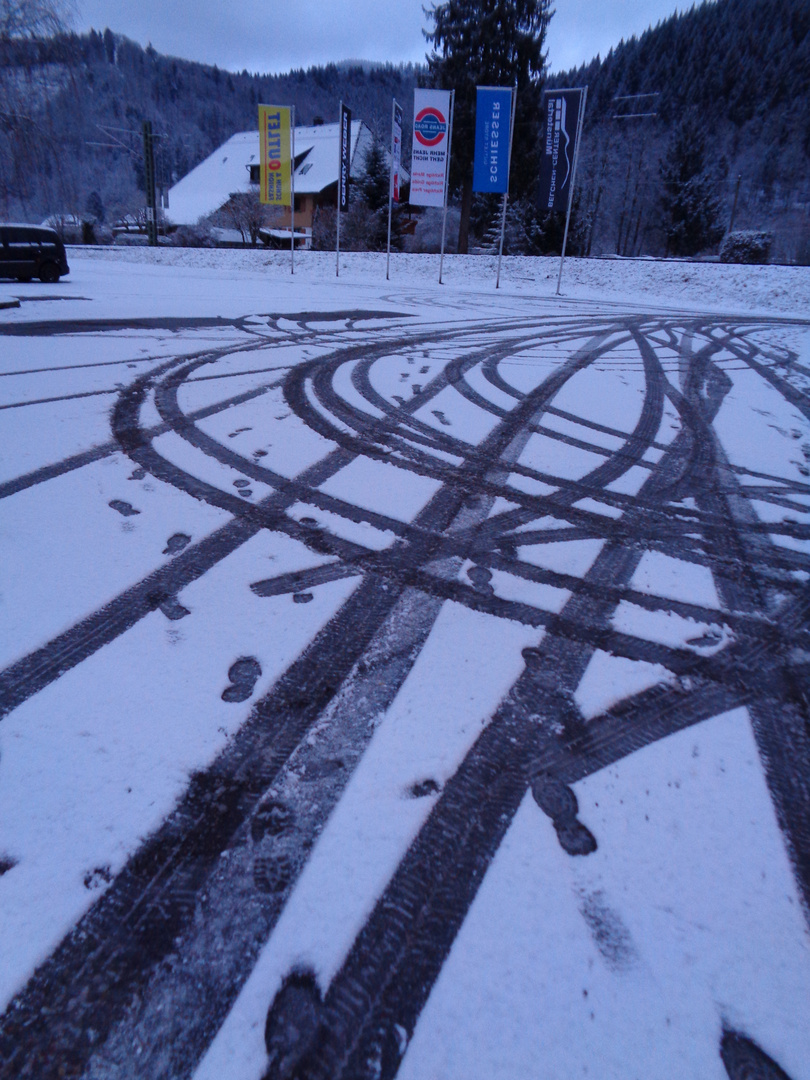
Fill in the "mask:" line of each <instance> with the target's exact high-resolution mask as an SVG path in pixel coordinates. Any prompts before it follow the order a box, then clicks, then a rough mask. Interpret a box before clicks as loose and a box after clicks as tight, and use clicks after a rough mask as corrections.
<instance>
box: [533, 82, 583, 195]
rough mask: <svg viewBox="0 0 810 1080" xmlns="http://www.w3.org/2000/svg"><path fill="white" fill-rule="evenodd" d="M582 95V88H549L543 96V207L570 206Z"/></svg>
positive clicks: (541, 175) (541, 183)
mask: <svg viewBox="0 0 810 1080" xmlns="http://www.w3.org/2000/svg"><path fill="white" fill-rule="evenodd" d="M582 95H583V91H582V90H548V91H546V93H545V94H544V95H543V132H542V147H543V156H542V159H541V162H540V191H539V197H538V203H539V206H540V209H541V210H566V209H567V208H568V194H569V191H570V187H571V174H572V171H573V165H574V155H575V154H576V141H577V136H578V131H579V113H580V109H581V107H582Z"/></svg>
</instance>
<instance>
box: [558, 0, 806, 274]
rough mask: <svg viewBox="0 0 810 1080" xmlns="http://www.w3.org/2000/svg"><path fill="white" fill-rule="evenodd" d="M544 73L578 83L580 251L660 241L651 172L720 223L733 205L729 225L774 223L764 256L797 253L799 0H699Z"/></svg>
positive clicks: (661, 209) (802, 57)
mask: <svg viewBox="0 0 810 1080" xmlns="http://www.w3.org/2000/svg"><path fill="white" fill-rule="evenodd" d="M551 81H552V82H553V84H555V85H559V86H563V85H568V86H583V85H587V86H588V88H589V90H588V112H587V120H586V125H585V139H584V142H583V157H582V161H581V173H580V180H581V186H580V191H581V196H580V206H579V210H580V230H581V243H582V245H583V247H584V249H585V250H586V251H587V250H590V251H594V252H596V251H612V252H619V253H620V254H638V253H644V252H653V253H655V252H659V251H662V250H664V249H666V247H667V238H666V235H665V231H666V226H667V223H668V211H669V209H670V206H669V204H668V201H667V191H666V190H665V180H666V177H667V175H669V176H672V175H673V173H675V174H677V173H679V172H680V174H681V176H682V183H683V184H686V183H687V182H688V180H689V179H691V180H692V184H691V190H692V192H693V193H694V190H695V188H700V189H701V191H702V198H703V199H704V200H705V199H712V198H716V199H717V200H718V203H719V225H720V228H721V229H725V228H727V226H728V224H729V223H730V221H731V217H732V211H733V216H734V228H735V229H739V228H770V229H772V230H773V231H774V232H775V234H776V243H775V249H774V254H775V255H776V256H777V257H781V258H783V259H786V260H787V261H796V260H797V259H801V260H802V261H808V260H810V217H809V215H810V4H808V2H807V0H718V2H717V3H706V4H703V5H702V6H701V7H698V8H693V9H692V10H691V11H689V12H686V13H685V14H683V15H678V16H673V17H672V18H669V19H667V20H666V21H665V22H662V23H660V24H659V25H658V26H656V27H655V28H654V29H651V30H648V31H647V33H645V34H643V35H642V36H641V37H640V38H633V39H631V40H630V41H626V42H622V43H620V44H619V45H618V46H617V47H616V48H615V49H612V50H611V52H610V53H609V54H608V55H607V56H606V57H605V58H604V59H603V60H599V59H598V58H597V59H596V60H594V61H593V62H592V63H590V64H588V65H586V66H584V67H582V68H579V69H577V70H574V71H569V72H564V73H561V74H558V75H555V76H554V77H553V79H552V80H551ZM639 95H641V96H639ZM650 113H652V114H655V115H652V116H651V115H648V114H650ZM679 132H680V133H681V135H682V136H683V135H684V134H688V135H689V138H683V137H682V138H681V139H680V140H679V139H678V133H679ZM690 148H691V151H690ZM687 152H691V154H692V156H693V158H694V160H692V161H684V160H683V158H684V156H685V155H686V154H687ZM684 169H685V170H686V173H690V170H692V171H691V173H690V176H689V177H685V176H684ZM662 172H663V174H664V175H662ZM735 196H736V207H735Z"/></svg>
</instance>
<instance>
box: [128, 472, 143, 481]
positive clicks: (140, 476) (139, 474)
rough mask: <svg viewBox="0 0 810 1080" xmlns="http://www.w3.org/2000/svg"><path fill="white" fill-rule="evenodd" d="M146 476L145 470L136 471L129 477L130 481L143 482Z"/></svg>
mask: <svg viewBox="0 0 810 1080" xmlns="http://www.w3.org/2000/svg"><path fill="white" fill-rule="evenodd" d="M145 476H146V469H136V470H135V471H134V472H133V473H132V475H131V476H130V477H129V479H130V480H143V478H144V477H145Z"/></svg>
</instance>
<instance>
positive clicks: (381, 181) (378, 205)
mask: <svg viewBox="0 0 810 1080" xmlns="http://www.w3.org/2000/svg"><path fill="white" fill-rule="evenodd" d="M390 183H391V180H390V168H389V165H388V162H387V161H386V158H385V151H384V150H383V148H382V144H381V143H380V140H379V139H377V138H376V137H375V138H374V140H373V141H372V143H371V146H370V147H369V149H368V153H367V154H366V160H365V162H364V167H363V175H362V177H361V178H360V179H359V180H358V181H357V190H358V192H359V195H360V197H361V199H363V201H364V202H365V203H366V205H367V206H368V208H369V210H382V209H388V192H389V187H390Z"/></svg>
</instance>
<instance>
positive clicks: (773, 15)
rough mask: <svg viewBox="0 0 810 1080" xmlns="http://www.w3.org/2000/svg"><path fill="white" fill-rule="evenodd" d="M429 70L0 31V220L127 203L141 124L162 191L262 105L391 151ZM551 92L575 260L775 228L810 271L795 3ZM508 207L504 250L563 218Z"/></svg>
mask: <svg viewBox="0 0 810 1080" xmlns="http://www.w3.org/2000/svg"><path fill="white" fill-rule="evenodd" d="M426 77H427V73H426V69H424V68H420V67H416V66H413V65H404V66H392V65H386V66H377V67H375V66H371V65H335V64H329V65H327V66H325V67H311V68H308V69H306V70H304V69H298V70H294V71H290V72H288V73H286V74H282V75H258V74H250V73H249V72H247V71H242V72H240V73H236V72H227V71H222V70H220V69H218V68H217V67H211V66H208V65H204V64H199V63H195V62H192V61H186V60H180V59H176V58H173V57H166V56H162V55H160V54H159V53H157V52H156V51H155V50H154V49H152V48H151V47H149V48H146V49H143V48H141V47H140V46H139V45H137V44H135V43H134V42H132V41H129V40H128V39H126V38H124V37H121V36H120V35H117V34H114V33H113V32H111V31H110V30H105V31H104V32H103V33H99V32H95V31H91V32H90V33H89V34H82V35H76V34H61V35H58V36H55V37H52V38H50V39H48V40H36V39H31V38H28V39H27V40H17V41H10V40H5V41H4V40H3V39H2V38H0V115H1V116H2V117H3V124H0V216H2V217H5V218H6V219H8V218H21V219H24V220H36V219H37V218H42V217H44V216H46V214H49V213H55V212H72V213H79V214H81V213H92V214H94V215H95V216H96V217H99V216H103V217H106V219H107V220H108V221H109V220H111V219H112V218H114V217H116V216H120V215H121V214H123V213H126V212H132V211H133V210H136V209H137V208H138V207H140V206H142V205H143V193H142V190H141V189H142V184H143V173H142V150H141V142H140V129H141V123H142V121H143V120H146V119H149V120H151V121H152V125H153V130H154V131H155V132H156V133H157V135H158V136H159V138H158V142H157V163H156V164H157V173H158V177H157V179H158V183H159V185H160V186H162V187H164V188H165V187H168V186H170V185H171V184H172V183H174V182H175V181H176V180H177V179H179V178H180V177H181V176H183V175H185V173H187V172H188V171H189V170H190V169H191V168H193V167H194V166H195V165H196V164H198V163H199V162H200V161H201V160H203V158H205V157H206V156H207V155H208V154H210V153H211V152H212V151H213V150H214V149H216V147H217V146H219V145H221V144H222V143H223V142H224V141H225V140H226V139H227V138H229V137H230V136H231V135H232V134H234V132H237V131H243V130H248V129H250V128H254V127H255V126H256V106H257V105H258V103H259V102H260V101H265V102H283V103H285V104H288V103H289V104H293V105H295V109H296V119H297V121H298V122H299V123H304V124H308V123H313V122H317V121H318V120H319V119H321V120H324V121H326V122H329V121H331V120H332V119H334V118H335V116H336V112H337V103H338V100H339V99H341V98H343V99H344V100H345V101H347V102H348V103H349V104H350V105H351V107H352V109H353V111H354V115H355V116H356V117H360V118H362V119H363V120H365V121H366V122H367V123H368V124H369V125H370V126H371V127H372V129H373V130H375V131H376V132H377V133H378V134H379V135H380V136H381V137H382V138H384V139H385V140H387V138H388V133H389V130H390V110H391V98H392V96H395V97H397V99H398V100H399V101H400V102H401V103H402V104H403V105H404V106H405V112H406V116H405V122H406V123H405V130H406V133H407V132H409V123H410V115H409V114H410V107H411V103H412V100H413V97H412V93H413V88H414V86H415V85H417V83H418V82H419V81H420V80H424V79H425V78H426ZM548 84H549V85H551V86H583V85H587V86H588V88H589V92H588V107H587V114H586V122H585V132H584V138H583V143H582V154H581V157H580V164H579V175H578V183H577V196H576V202H575V213H574V218H573V222H572V231H571V235H570V237H569V243H570V245H571V250H572V253H581V254H602V253H618V254H622V255H638V254H652V255H657V254H666V253H672V254H695V253H698V252H701V251H713V250H714V251H716V250H717V245H718V242H719V239H720V238H721V237H722V236H723V234H724V233H725V232H727V231H728V229H729V227H730V225H731V224H732V223H733V225H734V228H735V229H760V230H763V229H764V230H769V231H771V232H772V233H773V234H774V246H773V249H772V252H771V255H772V258H777V259H780V260H782V261H788V262H810V4H808V2H807V0H717V2H712V3H704V4H702V5H701V6H699V7H694V8H692V10H690V11H688V12H685V13H683V14H680V15H674V16H672V17H670V18H668V19H666V20H665V21H663V22H661V23H659V24H658V25H657V26H656V27H654V28H651V29H650V30H648V31H647V32H646V33H644V34H643V35H641V36H640V37H638V38H635V37H634V38H631V39H630V40H629V41H622V42H620V43H619V44H618V45H617V46H616V48H615V49H612V50H611V51H610V52H609V53H608V55H607V56H606V57H604V59H600V58H599V57H597V58H596V59H594V60H593V61H592V62H591V63H589V64H587V65H584V66H583V67H580V68H578V69H575V70H572V71H567V72H561V73H558V74H556V75H553V76H551V77H550V78H549V79H548ZM525 149H526V148H525V147H523V148H522V147H521V146H516V147H515V154H517V155H521V160H522V159H523V158H525V157H526V152H525ZM404 150H405V161H406V162H407V161H408V155H409V147H408V146H406V147H404ZM458 194H459V193H456V197H458ZM512 196H513V197H512V202H511V205H510V210H509V217H508V228H507V241H506V250H507V251H511V252H547V251H554V250H557V249H558V248H559V244H560V240H561V237H562V225H561V222H560V221H559V220H556V219H549V218H542V217H540V216H539V215H538V213H537V211H536V209H535V207H534V205H533V200H532V193H531V190H530V189H529V188H528V187H524V189H523V190H521V191H517V190H513V193H512ZM496 218H497V212H496V207H495V204H494V203H493V202H492V199H491V198H490V199H489V201H487V198H486V197H483V198H481V199H478V200H476V202H475V204H474V205H473V208H472V218H471V228H472V235H471V249H472V250H474V249H475V248H476V247H477V248H478V249H479V250H481V249H486V248H487V247H488V246H490V245H491V244H493V243H494V242H495V237H496V233H497V229H496V228H495V227H494V225H495V222H496Z"/></svg>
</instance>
